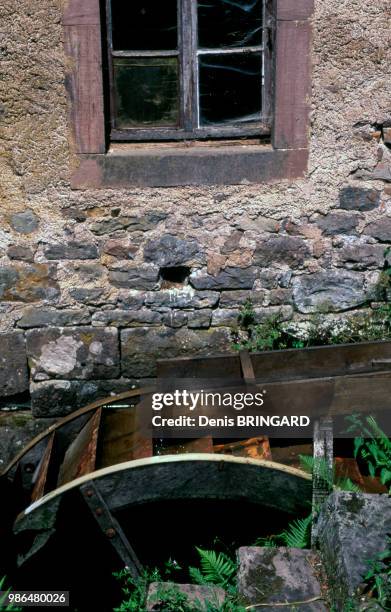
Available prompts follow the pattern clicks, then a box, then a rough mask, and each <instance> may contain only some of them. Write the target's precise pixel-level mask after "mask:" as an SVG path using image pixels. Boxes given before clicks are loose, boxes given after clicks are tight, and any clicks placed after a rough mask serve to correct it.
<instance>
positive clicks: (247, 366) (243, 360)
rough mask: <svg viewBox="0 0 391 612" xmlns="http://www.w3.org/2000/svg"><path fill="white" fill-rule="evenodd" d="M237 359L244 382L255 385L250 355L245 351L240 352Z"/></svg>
mask: <svg viewBox="0 0 391 612" xmlns="http://www.w3.org/2000/svg"><path fill="white" fill-rule="evenodd" d="M239 359H240V366H241V369H242V375H243V378H244V381H245V382H246V383H247V384H252V383H255V374H254V368H253V364H252V362H251V357H250V353H249V352H248V351H247V350H243V351H240V353H239Z"/></svg>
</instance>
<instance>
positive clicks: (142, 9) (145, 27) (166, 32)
mask: <svg viewBox="0 0 391 612" xmlns="http://www.w3.org/2000/svg"><path fill="white" fill-rule="evenodd" d="M111 12H112V31H113V48H114V49H115V50H123V51H126V50H133V51H141V50H142V51H146V50H150V51H154V50H157V49H161V50H168V51H173V50H175V49H176V48H177V45H178V43H177V0H164V2H162V0H111Z"/></svg>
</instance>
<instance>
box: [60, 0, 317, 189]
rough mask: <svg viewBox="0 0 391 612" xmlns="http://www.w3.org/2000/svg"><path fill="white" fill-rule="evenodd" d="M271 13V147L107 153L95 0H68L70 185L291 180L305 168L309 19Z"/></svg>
mask: <svg viewBox="0 0 391 612" xmlns="http://www.w3.org/2000/svg"><path fill="white" fill-rule="evenodd" d="M272 2H273V11H274V15H275V29H274V45H273V48H274V57H273V64H274V65H273V75H272V89H273V96H272V116H273V120H272V128H271V143H270V145H262V144H258V145H256V144H249V143H244V144H242V143H238V144H231V145H229V144H228V143H222V142H220V143H215V142H209V143H207V144H203V146H201V144H200V145H199V146H198V144H197V143H196V142H195V143H193V145H192V146H185V145H180V144H177V145H170V146H167V145H165V146H164V145H159V144H154V145H149V144H145V146H144V145H143V144H141V143H139V144H137V145H134V146H132V144H131V143H127V144H123V145H122V144H119V145H118V146H115V147H112V146H111V147H110V145H109V142H108V129H107V124H106V120H105V95H104V85H103V62H102V58H103V56H104V51H103V50H102V25H103V24H102V11H101V5H100V1H99V0H68V4H67V5H66V7H65V9H64V12H63V26H64V38H65V50H66V54H67V55H68V57H69V59H70V61H69V66H70V68H69V72H68V74H67V78H66V85H67V90H68V97H69V109H70V121H71V125H72V132H73V142H74V150H75V153H76V154H77V156H78V167H77V168H76V169H75V170H74V171H72V174H71V187H72V188H74V189H88V188H111V189H114V188H126V187H133V186H140V187H172V186H180V185H224V184H225V185H229V184H240V183H248V182H251V183H265V182H276V181H281V180H284V179H286V180H293V179H297V178H301V177H303V176H305V172H306V169H307V163H308V141H309V127H310V126H309V113H310V99H311V61H310V52H311V34H312V28H311V17H312V13H313V9H314V0H272Z"/></svg>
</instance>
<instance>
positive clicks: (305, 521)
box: [255, 514, 312, 548]
mask: <svg viewBox="0 0 391 612" xmlns="http://www.w3.org/2000/svg"><path fill="white" fill-rule="evenodd" d="M311 525H312V514H310V515H309V516H307V517H305V518H301V519H295V520H294V521H292V522H291V523H289V525H288V527H287V529H284V531H282V532H281V533H279V534H277V535H272V536H269V537H267V538H258V540H257V541H256V542H255V545H256V546H289V548H309V546H310V544H311Z"/></svg>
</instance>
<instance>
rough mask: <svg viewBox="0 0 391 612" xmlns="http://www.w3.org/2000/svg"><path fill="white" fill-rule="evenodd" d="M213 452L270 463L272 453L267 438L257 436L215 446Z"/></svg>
mask: <svg viewBox="0 0 391 612" xmlns="http://www.w3.org/2000/svg"><path fill="white" fill-rule="evenodd" d="M214 452H215V453H218V454H224V455H234V456H235V457H252V458H253V459H266V460H269V461H271V459H272V453H271V449H270V443H269V438H268V437H267V436H258V437H256V438H248V439H247V440H238V441H236V442H230V443H228V444H216V445H215V446H214Z"/></svg>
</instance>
